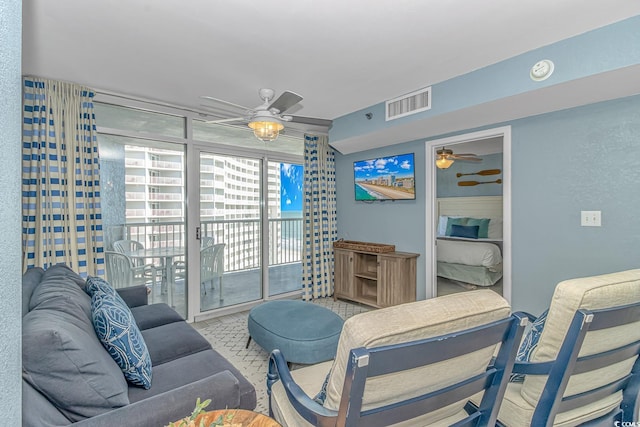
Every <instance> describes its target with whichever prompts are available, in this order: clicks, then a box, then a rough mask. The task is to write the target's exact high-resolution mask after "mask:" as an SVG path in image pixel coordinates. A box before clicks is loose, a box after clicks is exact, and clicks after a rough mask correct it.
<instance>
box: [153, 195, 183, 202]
mask: <svg viewBox="0 0 640 427" xmlns="http://www.w3.org/2000/svg"><path fill="white" fill-rule="evenodd" d="M149 200H159V201H175V202H181V201H182V194H180V193H149Z"/></svg>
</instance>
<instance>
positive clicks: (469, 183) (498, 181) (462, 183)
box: [458, 179, 502, 187]
mask: <svg viewBox="0 0 640 427" xmlns="http://www.w3.org/2000/svg"><path fill="white" fill-rule="evenodd" d="M480 184H502V180H501V179H496V180H495V181H460V182H458V185H459V186H460V187H471V186H474V185H480Z"/></svg>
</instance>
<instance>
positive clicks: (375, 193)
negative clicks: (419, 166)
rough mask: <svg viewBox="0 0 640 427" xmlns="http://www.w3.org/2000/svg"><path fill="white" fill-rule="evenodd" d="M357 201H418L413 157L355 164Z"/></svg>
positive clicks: (404, 155)
mask: <svg viewBox="0 0 640 427" xmlns="http://www.w3.org/2000/svg"><path fill="white" fill-rule="evenodd" d="M353 173H354V178H355V191H356V200H402V199H415V195H416V193H415V174H414V161H413V154H401V155H398V156H389V157H381V158H378V159H370V160H362V161H359V162H354V164H353Z"/></svg>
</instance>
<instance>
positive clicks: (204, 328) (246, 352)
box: [193, 298, 371, 415]
mask: <svg viewBox="0 0 640 427" xmlns="http://www.w3.org/2000/svg"><path fill="white" fill-rule="evenodd" d="M312 303H313V304H318V305H321V306H323V307H326V308H328V309H330V310H332V311H334V312H335V313H337V314H338V315H339V316H340V317H342V318H343V319H345V320H346V319H348V318H349V317H351V316H353V315H354V314H358V313H362V312H364V311H368V310H371V308H370V307H367V306H364V305H361V304H352V303H349V302H346V301H341V300H338V301H334V300H333V298H319V299H316V300H314V301H312ZM248 316H249V312H248V311H244V312H241V313H236V314H231V315H228V316H223V317H217V318H214V319H210V320H205V321H202V322H196V323H193V327H194V328H196V329H197V330H198V332H200V333H201V334H202V335H203V336H204V337H205V338H206V339H207V340H208V341H209V342H210V343H211V346H212V347H213V348H214V349H215V350H216V351H217V352H218V353H220V354H221V355H223V356H224V357H225V358H226V359H227V360H229V362H231V363H232V364H233V365H234V366H235V367H236V368H238V370H239V371H240V372H242V374H243V375H244V376H245V377H246V378H247V379H248V380H249V381H250V382H251V383H252V384H253V385H254V387H255V388H256V397H257V401H258V403H257V406H256V409H255V411H256V412H260V413H263V414H266V415H268V413H269V399H268V397H267V370H268V360H269V354H268V353H267V352H266V351H264V350H263V349H262V348H261V347H260V346H259V345H258V344H256V343H255V342H254V341H251V343H250V344H249V348H245V346H246V345H247V340H248V338H249V331H248V330H247V318H248ZM300 366H303V365H293V367H292V369H296V368H298V367H300ZM210 409H214V408H210ZM215 409H218V408H215Z"/></svg>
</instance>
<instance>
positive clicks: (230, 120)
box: [204, 117, 247, 125]
mask: <svg viewBox="0 0 640 427" xmlns="http://www.w3.org/2000/svg"><path fill="white" fill-rule="evenodd" d="M246 120H247V119H246V117H232V118H230V119H217V120H207V121H205V122H204V123H206V124H208V125H211V124H216V123H230V122H240V121H246Z"/></svg>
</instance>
